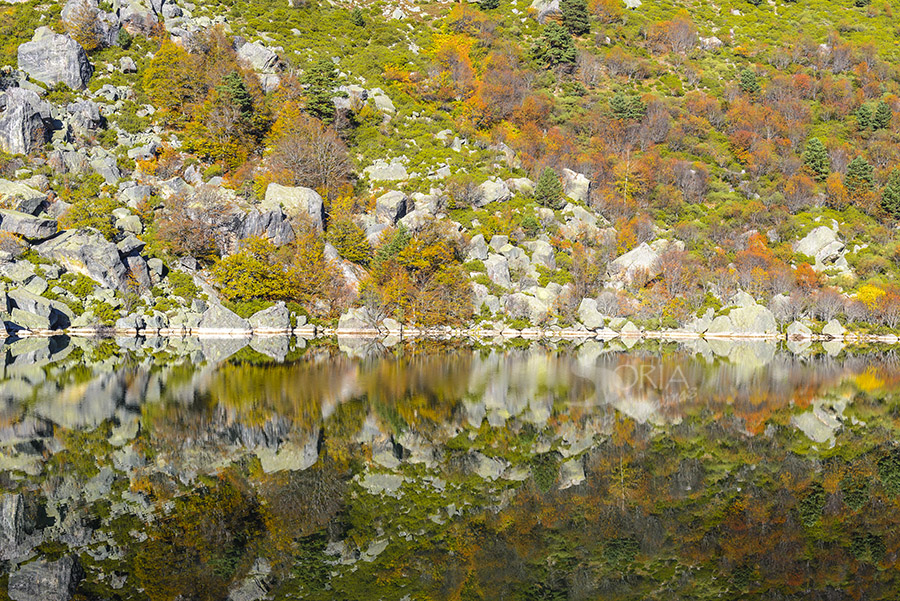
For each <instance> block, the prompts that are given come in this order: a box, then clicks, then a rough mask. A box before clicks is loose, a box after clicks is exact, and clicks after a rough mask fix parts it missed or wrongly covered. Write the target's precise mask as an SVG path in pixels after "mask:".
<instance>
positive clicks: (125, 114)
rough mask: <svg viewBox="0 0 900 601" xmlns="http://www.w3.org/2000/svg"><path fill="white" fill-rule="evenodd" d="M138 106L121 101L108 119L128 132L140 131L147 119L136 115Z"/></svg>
mask: <svg viewBox="0 0 900 601" xmlns="http://www.w3.org/2000/svg"><path fill="white" fill-rule="evenodd" d="M123 31H124V30H123ZM139 108H140V107H139V106H138V105H137V103H135V102H133V101H131V100H126V101H124V102H123V103H122V107H121V108H120V109H119V110H117V111H116V112H115V113H114V114H113V115H111V116H110V120H111V121H113V122H115V124H116V125H117V126H118V127H119V128H120V129H122V130H124V131H125V132H127V133H129V134H137V133H140V132H142V131H144V130H145V129H147V124H148V121H147V119H146V118H144V117H138V114H137V112H138V109H139Z"/></svg>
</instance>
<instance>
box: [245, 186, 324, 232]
mask: <svg viewBox="0 0 900 601" xmlns="http://www.w3.org/2000/svg"><path fill="white" fill-rule="evenodd" d="M260 206H261V208H262V209H263V210H264V211H271V210H273V209H276V208H280V209H283V210H284V212H285V214H287V216H288V217H290V218H291V219H296V218H301V219H311V220H312V223H313V225H315V226H316V228H318V229H319V230H323V229H325V202H324V201H323V200H322V197H321V196H319V193H318V192H316V191H315V190H313V189H312V188H304V187H303V186H296V187H289V186H282V185H280V184H269V186H268V187H267V188H266V198H265V200H263V202H262V204H261V205H260Z"/></svg>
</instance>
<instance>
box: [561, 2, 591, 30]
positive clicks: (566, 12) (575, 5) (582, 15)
mask: <svg viewBox="0 0 900 601" xmlns="http://www.w3.org/2000/svg"><path fill="white" fill-rule="evenodd" d="M559 10H560V12H561V13H562V20H563V25H565V27H566V29H568V30H569V33H571V34H572V35H584V34H586V33H588V32H589V31H590V30H591V18H590V16H589V15H588V7H587V2H586V0H560V2H559Z"/></svg>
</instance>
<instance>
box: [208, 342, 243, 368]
mask: <svg viewBox="0 0 900 601" xmlns="http://www.w3.org/2000/svg"><path fill="white" fill-rule="evenodd" d="M248 344H250V337H249V336H223V337H220V338H201V339H200V350H201V351H203V360H204V361H206V362H207V363H212V364H216V363H221V362H222V361H225V360H226V359H228V357H230V356H232V355H234V354H235V353H237V352H238V351H239V350H241V349H242V348H244V347H245V346H247V345H248Z"/></svg>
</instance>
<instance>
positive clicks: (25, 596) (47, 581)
mask: <svg viewBox="0 0 900 601" xmlns="http://www.w3.org/2000/svg"><path fill="white" fill-rule="evenodd" d="M81 577H82V570H81V566H80V565H79V564H78V560H77V559H75V558H74V557H71V556H66V557H63V558H61V559H58V560H56V561H51V562H48V561H44V560H40V561H33V562H31V563H28V564H25V565H23V566H21V567H19V568H18V569H17V570H16V571H14V572H13V573H11V574H10V575H9V597H10V598H11V599H13V601H69V599H71V598H72V596H73V595H74V594H75V587H76V586H77V585H78V582H79V580H81Z"/></svg>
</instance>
